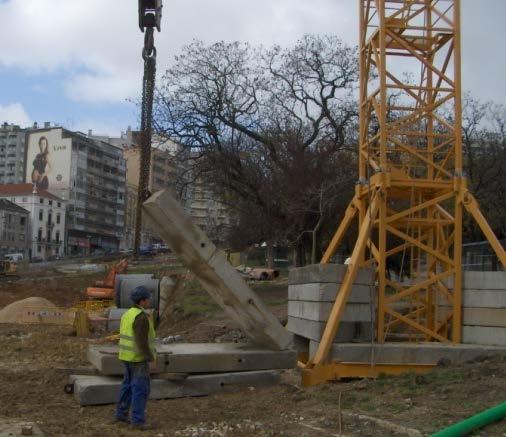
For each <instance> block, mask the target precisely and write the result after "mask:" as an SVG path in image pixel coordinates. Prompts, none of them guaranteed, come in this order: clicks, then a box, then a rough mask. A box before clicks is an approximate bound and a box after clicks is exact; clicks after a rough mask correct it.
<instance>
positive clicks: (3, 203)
mask: <svg viewBox="0 0 506 437" xmlns="http://www.w3.org/2000/svg"><path fill="white" fill-rule="evenodd" d="M0 210H7V211H14V212H21V213H26V214H29V212H28V210H26V209H25V208H21V207H20V206H18V205H16V204H15V203H13V202H11V201H10V200H7V199H0Z"/></svg>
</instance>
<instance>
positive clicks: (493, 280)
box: [464, 271, 506, 291]
mask: <svg viewBox="0 0 506 437" xmlns="http://www.w3.org/2000/svg"><path fill="white" fill-rule="evenodd" d="M464 288H465V289H466V290H471V289H475V290H505V291H506V272H469V271H466V272H464Z"/></svg>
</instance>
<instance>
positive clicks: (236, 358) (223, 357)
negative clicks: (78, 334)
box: [88, 343, 297, 375]
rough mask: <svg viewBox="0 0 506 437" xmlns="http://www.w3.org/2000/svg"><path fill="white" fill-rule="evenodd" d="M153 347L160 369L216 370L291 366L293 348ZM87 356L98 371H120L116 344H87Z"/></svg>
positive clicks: (171, 345)
mask: <svg viewBox="0 0 506 437" xmlns="http://www.w3.org/2000/svg"><path fill="white" fill-rule="evenodd" d="M156 349H157V360H156V365H157V370H158V372H161V373H217V372H242V371H250V370H267V369H293V368H294V367H295V365H296V361H297V357H296V353H295V351H293V350H285V351H273V350H265V349H258V348H251V347H245V346H241V344H239V343H171V344H160V345H157V346H156ZM88 360H89V361H90V363H91V364H93V366H94V367H95V368H96V369H97V370H98V371H99V372H100V373H101V374H102V375H122V374H123V365H122V363H121V362H120V361H119V359H118V347H117V346H103V345H90V346H89V348H88Z"/></svg>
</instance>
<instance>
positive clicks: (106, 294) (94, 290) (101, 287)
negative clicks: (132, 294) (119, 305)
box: [86, 259, 128, 299]
mask: <svg viewBox="0 0 506 437" xmlns="http://www.w3.org/2000/svg"><path fill="white" fill-rule="evenodd" d="M127 269H128V260H127V259H122V260H121V261H120V262H119V263H118V264H116V265H113V266H111V268H110V269H109V271H108V272H107V276H106V277H105V278H104V279H103V280H102V281H96V282H95V284H94V285H93V287H88V288H87V289H86V296H87V297H90V298H92V299H114V293H115V291H114V282H115V280H116V275H121V274H123V273H126V271H127Z"/></svg>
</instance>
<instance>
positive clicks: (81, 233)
mask: <svg viewBox="0 0 506 437" xmlns="http://www.w3.org/2000/svg"><path fill="white" fill-rule="evenodd" d="M27 163H28V164H29V166H28V167H29V168H28V169H27V174H26V181H27V182H30V183H33V184H35V185H36V187H37V188H39V189H43V190H47V191H49V192H50V193H52V194H54V195H55V196H57V197H59V198H60V199H62V200H63V201H65V202H66V205H67V208H66V244H67V253H68V254H71V255H88V254H94V253H102V252H113V251H117V250H118V249H119V244H120V240H121V239H122V237H123V232H124V225H125V177H126V167H125V160H124V159H123V151H122V150H121V148H119V147H117V146H114V145H112V144H109V143H106V142H104V141H102V140H100V139H95V138H92V137H89V136H87V135H85V134H83V133H80V132H71V131H68V130H66V129H63V128H61V127H47V126H46V127H45V128H44V129H37V130H32V131H31V132H30V134H29V136H28V147H27Z"/></svg>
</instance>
